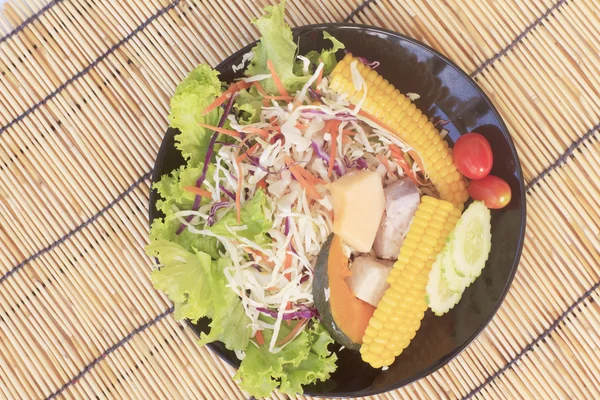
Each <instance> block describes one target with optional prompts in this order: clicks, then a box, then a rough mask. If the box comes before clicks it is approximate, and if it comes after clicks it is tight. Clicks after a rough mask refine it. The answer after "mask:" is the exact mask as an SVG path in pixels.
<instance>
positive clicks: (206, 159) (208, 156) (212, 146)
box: [175, 96, 235, 235]
mask: <svg viewBox="0 0 600 400" xmlns="http://www.w3.org/2000/svg"><path fill="white" fill-rule="evenodd" d="M234 98H235V96H231V97H230V98H229V101H228V102H227V105H226V106H225V110H224V111H223V115H221V119H220V120H219V124H218V125H217V127H219V128H222V127H223V125H225V121H227V116H228V115H229V113H230V112H231V108H232V107H233V99H234ZM218 136H219V134H218V133H217V132H214V133H213V135H212V137H211V138H210V142H209V143H208V148H207V149H206V156H205V157H204V165H203V166H202V174H201V175H200V177H199V178H198V179H197V180H196V187H201V186H202V184H203V183H204V180H205V179H206V172H207V171H208V164H209V163H210V159H211V158H212V155H213V151H214V149H215V143H216V141H217V137H218ZM201 202H202V196H200V195H196V198H195V199H194V205H193V206H192V210H194V211H198V209H199V208H200V203H201ZM193 218H194V217H193V216H192V215H190V216H188V217H186V218H185V220H186V221H187V222H190V221H191V220H192V219H193ZM185 227H186V224H181V226H180V227H179V229H177V232H175V234H176V235H180V234H181V233H182V232H183V231H184V230H185Z"/></svg>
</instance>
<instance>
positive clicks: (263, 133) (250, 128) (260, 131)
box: [242, 126, 269, 139]
mask: <svg viewBox="0 0 600 400" xmlns="http://www.w3.org/2000/svg"><path fill="white" fill-rule="evenodd" d="M242 132H244V133H256V134H258V135H259V136H260V137H261V138H263V139H266V138H268V137H269V131H268V130H266V129H260V128H256V127H254V126H246V127H244V128H242Z"/></svg>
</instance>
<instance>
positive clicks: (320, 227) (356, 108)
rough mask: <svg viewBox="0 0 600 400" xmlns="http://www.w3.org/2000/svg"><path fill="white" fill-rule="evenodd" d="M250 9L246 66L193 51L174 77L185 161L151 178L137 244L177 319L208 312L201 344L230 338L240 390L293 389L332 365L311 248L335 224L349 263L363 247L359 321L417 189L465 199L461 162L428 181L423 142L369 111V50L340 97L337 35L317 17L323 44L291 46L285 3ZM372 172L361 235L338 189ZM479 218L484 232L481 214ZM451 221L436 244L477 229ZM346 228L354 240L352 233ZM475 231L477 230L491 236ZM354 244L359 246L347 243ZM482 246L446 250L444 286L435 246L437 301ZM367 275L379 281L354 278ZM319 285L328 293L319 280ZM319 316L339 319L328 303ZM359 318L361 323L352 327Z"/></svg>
mask: <svg viewBox="0 0 600 400" xmlns="http://www.w3.org/2000/svg"><path fill="white" fill-rule="evenodd" d="M253 22H254V23H255V25H256V26H257V27H258V29H259V31H260V34H261V39H260V41H259V42H258V44H257V45H256V46H255V47H254V48H253V49H252V51H251V52H249V53H248V54H246V55H244V57H243V60H242V62H241V64H240V65H237V66H234V70H244V77H243V78H241V79H239V80H236V81H234V82H232V83H229V84H227V83H225V82H222V81H220V80H219V73H218V72H217V71H215V70H213V69H212V68H211V67H209V66H208V65H200V66H198V67H197V68H196V69H195V70H193V71H192V72H190V73H189V75H188V76H187V78H186V79H184V80H183V81H182V82H181V83H180V84H179V85H178V87H177V89H176V90H175V93H174V95H173V97H172V99H171V113H170V115H169V122H170V125H171V126H172V127H174V128H177V129H178V130H179V132H180V133H179V134H177V135H176V137H175V141H176V147H177V148H178V149H179V150H180V151H181V153H182V155H183V156H184V158H185V159H186V164H185V165H184V166H182V167H180V168H179V169H177V170H175V171H174V172H172V173H171V174H169V175H165V176H163V177H162V179H161V180H160V182H158V183H157V184H156V185H155V188H156V190H157V191H158V193H159V194H160V197H161V199H160V200H159V201H158V202H157V204H156V206H157V208H158V209H159V210H160V211H161V212H162V213H163V214H164V218H160V219H157V220H155V221H154V222H153V224H152V227H151V231H150V237H151V243H150V245H149V246H148V247H147V253H148V254H149V255H151V256H155V257H156V258H157V259H158V264H157V265H156V268H155V270H154V271H153V273H152V280H153V283H154V285H155V287H156V288H157V289H159V290H162V291H163V292H165V293H166V294H167V295H168V297H169V298H170V299H171V300H172V301H173V302H174V304H175V318H177V319H188V320H190V321H192V322H196V321H198V320H199V319H200V318H203V317H208V318H210V319H211V323H210V332H209V333H208V334H202V336H201V337H200V340H199V343H200V344H206V343H210V342H213V341H221V342H223V343H224V345H225V347H227V348H228V349H230V350H233V351H235V353H236V355H237V357H238V358H239V359H240V360H241V365H240V367H239V370H238V372H237V374H236V376H235V379H236V380H237V381H238V383H239V384H240V386H241V387H242V388H243V389H244V390H246V391H247V392H248V393H250V394H252V395H254V396H261V397H262V396H267V395H268V394H269V393H270V392H271V391H272V390H273V389H275V388H276V387H279V390H280V391H282V392H283V393H288V394H295V393H302V391H303V389H302V387H303V386H304V385H308V384H312V383H315V382H317V381H324V380H327V379H328V378H329V376H330V374H331V373H332V372H334V371H335V369H336V360H337V357H336V354H335V353H333V352H331V351H330V349H328V346H329V345H330V344H332V343H333V342H334V339H335V340H336V341H338V342H340V343H342V339H338V338H337V336H336V335H337V334H338V333H336V332H335V329H331V327H330V325H329V324H327V323H325V321H324V318H323V316H322V315H321V314H323V310H324V309H323V308H321V306H320V305H317V304H315V303H316V302H315V297H314V294H315V293H314V288H315V287H317V286H318V285H315V284H314V283H315V280H317V279H319V276H317V274H316V270H317V269H318V268H317V267H318V266H317V260H318V258H319V255H320V254H321V253H322V251H323V247H324V245H326V243H331V240H329V241H328V238H330V236H331V235H332V232H333V233H334V234H335V235H338V236H339V237H341V238H342V240H344V239H345V238H346V239H347V240H345V242H344V243H345V244H344V245H343V246H344V247H343V253H344V256H345V257H348V259H349V260H350V264H351V261H352V260H353V259H355V258H356V257H362V258H361V264H360V265H361V266H360V267H359V266H358V265H359V264H358V263H357V267H356V268H354V271H355V272H356V274H357V275H356V276H355V279H350V280H348V282H350V283H349V284H350V287H349V289H350V292H352V293H354V294H353V295H352V294H351V295H350V296H355V298H354V300H356V301H358V302H362V303H360V304H359V307H358V308H357V309H360V310H365V311H364V312H366V313H367V314H368V315H365V319H364V320H365V322H368V321H369V319H370V317H371V315H373V313H374V312H375V313H377V311H374V310H375V308H376V306H377V304H378V303H379V300H380V299H382V298H383V299H385V296H384V292H385V293H386V290H389V287H390V285H389V283H386V279H387V281H388V282H389V281H393V279H391V278H390V279H388V275H389V276H393V273H392V274H390V271H391V270H392V266H391V265H393V264H394V262H395V260H396V259H398V257H399V256H398V254H399V249H400V246H401V245H402V241H403V240H404V236H405V235H406V232H407V231H408V228H409V226H410V225H411V221H412V219H413V216H414V213H415V212H418V211H417V207H418V206H419V207H420V205H419V204H420V203H421V200H420V196H421V195H427V196H428V197H429V196H431V198H432V199H437V198H440V197H444V196H445V195H448V196H450V197H451V200H449V201H453V202H455V203H458V204H459V205H460V207H461V208H460V210H462V202H463V201H464V200H462V199H463V194H466V186H465V184H464V182H463V180H464V178H463V177H462V175H461V174H460V173H459V172H458V171H457V172H456V174H454V175H452V177H453V179H454V181H450V180H448V179H446V178H444V177H443V176H444V175H441V173H440V175H439V181H440V182H446V181H447V182H450V183H448V185H446V186H440V185H436V183H435V182H432V179H430V176H429V174H428V173H427V172H428V171H427V170H428V166H427V163H428V160H430V159H429V158H427V157H429V156H428V154H429V153H427V154H425V151H423V154H421V153H420V152H419V151H418V150H417V149H418V148H419V146H415V145H412V146H411V145H410V143H408V142H407V140H405V138H403V137H402V135H398V134H397V132H396V131H395V129H393V128H392V127H390V125H389V124H388V123H386V121H385V120H383V119H381V118H379V117H378V116H375V115H373V114H372V113H369V112H368V111H365V108H366V106H367V105H368V103H369V102H370V101H371V98H372V96H373V93H370V92H369V89H368V88H369V85H370V81H369V77H370V76H371V75H368V74H367V72H368V71H372V70H374V69H375V68H377V66H378V63H377V62H370V61H368V60H364V59H360V58H358V61H356V60H354V61H352V62H351V63H349V64H348V65H347V66H346V67H347V68H348V69H347V71H348V75H347V79H348V80H349V81H350V82H351V89H352V92H353V93H355V94H356V95H354V96H351V95H349V94H348V93H345V92H344V90H341V89H340V87H336V88H334V86H335V85H334V84H332V80H333V79H334V78H333V77H334V75H335V73H333V71H334V69H335V68H336V67H337V66H338V61H337V58H336V53H338V52H339V51H341V50H343V49H344V44H343V43H341V42H339V41H338V40H337V39H336V38H334V37H332V36H331V35H329V34H328V33H326V32H325V33H324V38H325V39H327V40H328V41H329V43H330V45H329V47H328V48H326V49H324V50H322V51H321V52H315V51H311V52H309V53H308V54H305V55H299V54H297V45H296V44H295V42H294V40H293V38H292V32H291V29H290V28H289V26H287V24H286V23H285V22H284V4H283V3H282V4H280V5H278V6H274V7H268V8H267V9H266V15H264V16H263V17H261V18H259V19H257V20H255V21H253ZM340 63H341V62H340ZM365 68H367V69H368V71H367V70H365ZM338 71H341V69H340V67H338ZM365 71H366V72H365ZM340 73H341V72H340ZM336 79H337V78H336ZM338 86H339V84H338ZM417 97H418V96H416V95H410V96H408V98H409V99H410V98H413V99H414V98H417ZM408 101H409V103H410V100H408ZM432 126H433V125H432ZM436 132H437V131H436ZM442 142H443V139H442ZM444 143H445V142H444ZM467 153H468V152H467ZM450 163H452V161H450ZM436 165H437V164H436ZM452 165H453V164H452ZM453 168H454V170H456V168H455V167H453ZM430 170H431V171H441V167H440V168H438V167H436V169H435V170H434V169H430ZM488 171H489V170H488ZM436 173H437V172H436ZM361 174H363V175H364V179H363V178H360V179H359V177H362V176H363V175H361ZM435 177H436V179H438V178H437V177H438V175H435ZM444 179H445V180H444ZM367 181H368V182H370V184H371V185H375V186H373V187H375V192H378V193H379V191H380V194H379V197H378V198H379V199H380V205H379V206H378V210H377V211H376V212H371V213H370V214H369V213H367V214H365V215H369V218H368V219H370V220H373V222H372V224H374V225H372V229H371V230H372V232H373V233H372V234H369V235H370V237H367V238H364V237H360V238H359V236H360V235H358V234H357V233H356V234H355V233H353V232H352V231H351V230H352V229H353V228H352V226H355V225H356V223H354V225H353V224H352V222H356V220H354V221H353V219H355V218H356V215H357V214H358V213H356V212H353V211H352V208H351V204H349V203H348V202H346V200H344V199H345V198H347V197H348V196H350V195H349V193H351V191H352V190H354V191H355V192H356V193H359V192H360V190H361V188H365V187H366V186H360V185H364V184H365V183H364V182H367ZM343 182H346V183H345V184H343ZM451 182H458V183H460V182H463V184H462V186H461V185H460V184H458V183H457V184H454V183H452V184H451ZM343 185H346V186H343ZM336 187H337V188H338V189H336ZM384 188H385V190H384ZM336 190H337V191H336ZM336 193H338V194H337V195H336ZM336 196H337V197H336ZM344 196H346V197H344ZM398 196H407V197H403V198H404V199H405V200H406V199H410V201H409V202H410V203H411V208H410V209H409V208H407V207H408V206H407V204H408V203H406V202H405V203H404V204H403V205H401V206H400V207H399V208H398V205H397V203H396V205H395V206H394V200H397V199H398V198H399V197H398ZM348 198H349V197H348ZM431 201H434V200H431ZM435 201H437V200H435ZM440 201H442V200H440ZM435 204H437V203H435ZM448 204H450V207H452V205H451V203H448ZM480 204H483V203H480ZM342 207H346V208H345V209H346V210H347V212H346V213H345V214H344V210H343V209H342ZM349 207H350V208H349ZM394 207H396V208H394ZM482 207H484V208H485V206H483V205H482ZM442 208H443V207H442ZM458 210H459V209H458V208H457V211H456V212H457V213H458V214H460V212H459V211H458ZM384 214H385V215H384ZM488 214H489V211H488ZM453 215H454V214H453ZM477 215H481V213H478V214H477ZM394 218H395V219H394ZM457 218H458V217H457ZM382 219H383V221H382V222H381V225H380V221H381V220H382ZM386 219H387V220H386ZM398 219H401V221H399V220H398ZM348 221H349V222H348ZM459 224H460V222H459ZM483 224H484V227H483V228H481V229H480V231H481V232H483V233H482V234H484V236H485V232H486V231H485V229H486V227H485V224H486V217H485V215H484V217H483ZM475 225H477V224H475ZM461 226H463V228H461V229H462V230H463V231H464V232H461V233H459V234H456V235H454V236H452V237H453V238H454V239H452V244H449V245H448V246H450V247H448V248H447V249H446V250H444V252H440V254H441V253H444V254H450V255H452V254H455V253H456V252H457V251H459V250H460V249H461V248H463V247H468V246H466V245H465V243H464V240H463V241H461V239H460V238H462V237H463V236H464V235H467V236H468V235H469V234H471V233H472V227H473V224H469V223H467V222H464V223H463V224H462V225H461ZM447 233H449V232H447ZM447 233H446V234H447ZM475 233H476V234H477V231H475ZM488 233H489V229H488ZM362 234H364V233H362ZM362 234H361V235H362ZM444 238H445V236H444ZM352 239H355V241H356V243H357V244H356V245H353V246H350V245H349V244H348V243H354V242H353V241H352ZM482 240H483V242H484V245H485V243H488V242H489V241H490V238H489V237H488V236H485V237H483V239H482ZM374 243H375V246H373V244H374ZM390 243H391V245H390ZM363 245H364V246H366V247H365V249H366V250H367V251H364V250H363V251H360V252H359V251H357V248H359V247H360V246H363ZM461 246H462V247H461ZM485 246H487V245H485ZM485 246H484V247H485ZM372 247H373V249H374V250H369V249H371V248H372ZM441 247H443V246H441V245H440V249H439V250H441ZM487 247H489V246H487ZM487 247H486V249H487V251H483V252H482V253H481V254H478V255H477V256H478V258H477V259H476V260H475V261H472V259H471V258H469V260H470V263H466V262H461V261H460V260H461V259H460V257H459V261H458V262H457V261H456V260H455V259H452V260H453V261H452V263H453V264H452V265H455V266H457V267H456V268H457V269H456V271H459V272H460V273H461V274H465V273H466V274H468V277H469V278H468V280H464V279H463V280H462V281H461V280H460V279H458V278H457V277H453V278H451V280H450V283H451V284H450V286H448V285H446V283H447V282H446V281H445V280H444V279H445V278H444V276H445V275H444V273H443V271H446V270H447V268H445V267H446V265H442V263H443V257H442V261H440V257H438V260H437V261H436V267H435V268H434V269H433V271H435V274H436V275H435V277H436V280H435V282H434V283H432V284H430V285H429V286H428V288H427V290H428V293H427V295H428V298H429V299H435V301H436V304H438V303H439V304H441V305H440V306H439V308H440V309H443V310H444V311H443V312H445V311H447V310H448V309H449V308H451V306H453V304H455V303H456V302H457V301H458V300H459V299H460V293H462V292H461V290H464V288H465V287H466V286H465V285H468V284H470V282H472V280H474V279H475V278H476V277H477V276H479V273H480V272H481V268H483V264H485V260H486V259H487V252H489V248H487ZM457 249H458V250H457ZM483 253H485V254H483ZM361 254H362V256H361ZM482 254H483V255H482ZM435 256H436V254H433V255H432V257H433V258H435ZM369 257H371V258H369ZM377 257H379V258H377ZM473 257H475V256H473ZM321 258H323V257H321ZM446 258H447V259H451V258H452V257H450V256H447V257H446ZM325 259H326V257H325ZM382 259H385V260H382ZM463 259H464V257H463ZM432 262H433V259H432ZM482 263H483V264H482ZM438 264H439V265H438ZM339 267H340V268H342V269H343V268H346V269H347V268H348V265H347V264H346V265H345V266H344V265H341V266H339ZM430 268H431V266H430ZM461 268H462V269H461ZM351 270H352V269H350V271H351ZM428 271H429V270H426V271H425V272H424V273H425V274H427V273H429V272H428ZM326 273H327V272H325V274H326ZM344 273H345V272H344ZM373 274H376V276H375V275H373ZM348 276H350V274H349V275H348ZM374 276H375V277H376V279H374V280H373V281H377V282H378V284H377V285H364V282H365V279H370V278H369V277H374ZM453 276H454V275H453ZM358 277H361V278H360V279H359V278H358ZM363 277H364V279H363ZM392 283H393V282H392ZM346 284H347V283H344V285H346ZM444 285H446V286H444ZM447 286H448V287H447ZM319 287H320V286H319ZM423 288H424V287H423ZM423 290H424V289H423ZM323 291H324V294H325V300H324V301H325V302H328V301H329V287H325V288H324V289H323ZM350 292H348V293H350ZM320 295H321V293H319V296H320ZM424 295H425V294H424V293H423V296H424ZM424 298H425V297H424ZM448 298H450V300H448ZM382 301H383V300H382ZM452 302H453V304H449V303H452ZM363 303H364V304H363ZM357 304H358V303H357ZM377 307H379V306H377ZM361 312H362V311H361ZM327 315H333V318H334V319H335V315H336V314H335V312H333V313H331V312H327ZM376 315H377V314H375V316H376ZM365 329H366V325H365V326H364V327H362V328H361V327H359V330H358V331H355V332H358V335H357V336H356V337H358V338H359V339H360V337H361V336H363V332H364V331H365ZM342 330H343V329H342ZM371 333H373V332H371ZM365 337H367V336H365ZM359 339H355V340H354V342H356V341H357V340H359ZM365 343H366V342H365ZM358 345H360V343H358ZM392 361H393V357H392ZM372 364H373V363H372ZM373 365H374V364H373ZM386 365H389V363H387V364H386ZM374 366H375V365H374ZM378 366H382V365H378Z"/></svg>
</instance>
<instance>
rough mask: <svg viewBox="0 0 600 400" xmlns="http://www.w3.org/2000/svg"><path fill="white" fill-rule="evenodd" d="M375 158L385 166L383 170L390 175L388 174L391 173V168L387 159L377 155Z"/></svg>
mask: <svg viewBox="0 0 600 400" xmlns="http://www.w3.org/2000/svg"><path fill="white" fill-rule="evenodd" d="M377 158H378V159H379V161H381V163H382V164H383V165H384V166H385V169H386V170H387V172H388V173H390V174H391V173H393V171H392V167H391V166H390V162H389V161H388V159H387V158H386V157H383V156H382V155H381V154H377Z"/></svg>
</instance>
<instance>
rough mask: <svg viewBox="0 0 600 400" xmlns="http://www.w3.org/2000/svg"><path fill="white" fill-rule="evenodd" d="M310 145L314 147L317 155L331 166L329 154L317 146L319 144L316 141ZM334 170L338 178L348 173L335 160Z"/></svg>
mask: <svg viewBox="0 0 600 400" xmlns="http://www.w3.org/2000/svg"><path fill="white" fill-rule="evenodd" d="M310 145H311V146H312V148H313V150H314V152H315V154H316V155H317V156H318V157H319V158H320V159H322V160H324V161H325V162H326V163H327V165H329V154H327V153H326V152H325V150H323V149H322V148H321V147H319V145H318V144H317V142H315V141H314V140H313V141H311V143H310ZM333 170H334V171H335V173H336V174H337V175H338V176H342V175H344V174H345V173H346V171H345V170H344V167H343V166H342V165H341V164H340V163H339V162H338V161H337V160H335V161H334V162H333Z"/></svg>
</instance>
